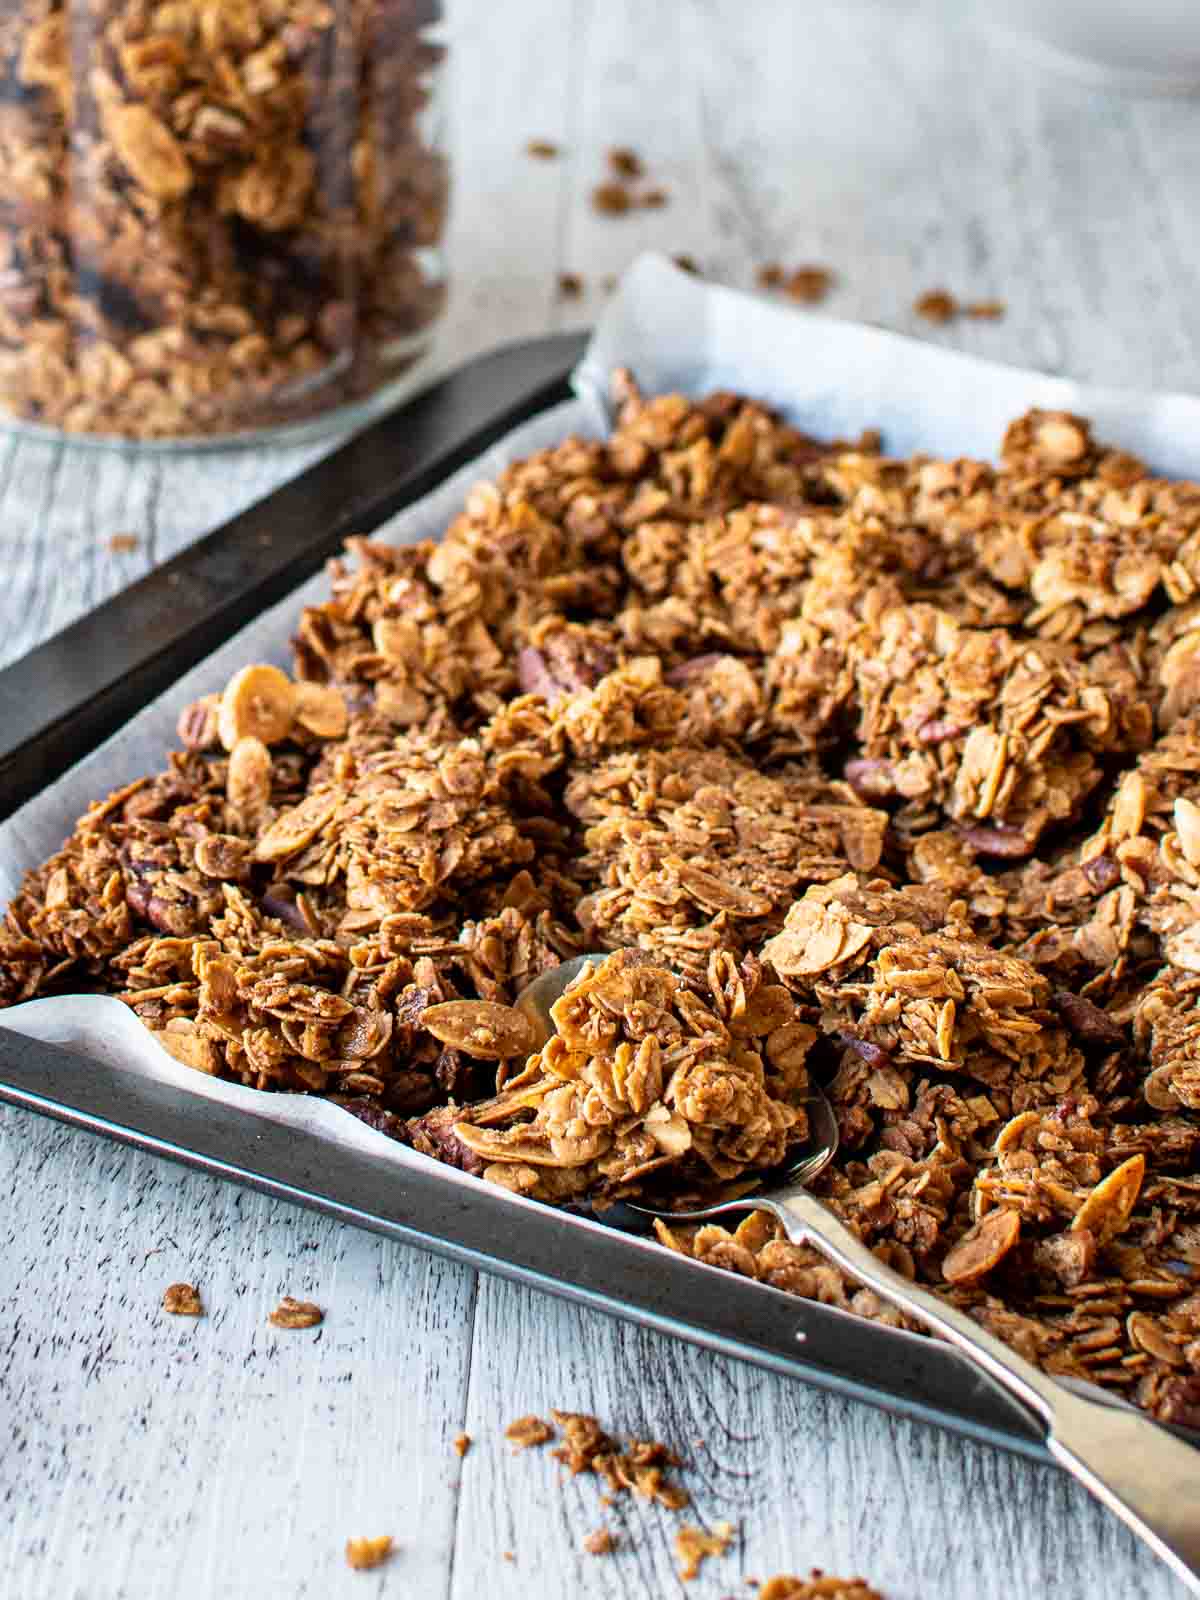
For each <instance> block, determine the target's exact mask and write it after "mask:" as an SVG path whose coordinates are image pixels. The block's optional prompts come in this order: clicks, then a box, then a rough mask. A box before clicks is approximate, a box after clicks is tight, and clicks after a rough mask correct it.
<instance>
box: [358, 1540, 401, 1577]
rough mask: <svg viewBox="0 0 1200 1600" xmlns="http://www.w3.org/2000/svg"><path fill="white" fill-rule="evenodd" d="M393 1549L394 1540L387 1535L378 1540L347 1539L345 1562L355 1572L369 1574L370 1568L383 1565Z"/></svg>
mask: <svg viewBox="0 0 1200 1600" xmlns="http://www.w3.org/2000/svg"><path fill="white" fill-rule="evenodd" d="M394 1547H395V1544H394V1540H393V1539H392V1536H391V1535H390V1534H387V1533H384V1534H381V1535H380V1537H379V1538H378V1539H347V1540H346V1561H347V1562H348V1564H349V1565H350V1566H352V1567H353V1568H354V1570H355V1572H370V1570H371V1569H372V1567H381V1566H382V1565H383V1563H384V1562H385V1561H386V1560H387V1559H388V1557H389V1556H390V1555H391V1554H392V1551H393V1549H394Z"/></svg>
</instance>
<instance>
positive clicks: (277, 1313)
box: [267, 1294, 325, 1328]
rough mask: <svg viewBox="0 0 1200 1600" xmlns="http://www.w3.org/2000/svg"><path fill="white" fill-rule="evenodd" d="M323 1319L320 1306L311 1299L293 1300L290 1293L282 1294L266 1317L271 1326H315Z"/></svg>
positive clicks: (323, 1315) (323, 1314)
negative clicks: (281, 1297)
mask: <svg viewBox="0 0 1200 1600" xmlns="http://www.w3.org/2000/svg"><path fill="white" fill-rule="evenodd" d="M324 1320H325V1313H324V1312H323V1311H322V1310H321V1308H320V1306H318V1305H314V1304H313V1302H312V1301H311V1300H293V1299H292V1297H291V1295H290V1294H285V1295H284V1297H283V1299H282V1300H281V1301H280V1302H279V1304H278V1305H277V1306H276V1307H275V1309H274V1311H272V1312H271V1314H270V1316H269V1317H268V1318H267V1321H268V1322H269V1323H270V1324H271V1326H272V1327H273V1328H315V1327H317V1326H318V1325H319V1324H320V1323H322V1322H324Z"/></svg>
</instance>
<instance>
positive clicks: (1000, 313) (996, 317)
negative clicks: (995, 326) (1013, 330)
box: [962, 300, 1008, 322]
mask: <svg viewBox="0 0 1200 1600" xmlns="http://www.w3.org/2000/svg"><path fill="white" fill-rule="evenodd" d="M962 312H963V316H964V317H975V318H976V319H978V320H979V321H981V322H999V321H1000V319H1001V318H1002V317H1004V316H1005V315H1007V312H1008V306H1007V305H1006V304H1005V302H1004V301H1003V300H968V301H967V303H966V305H965V306H964V307H963V308H962Z"/></svg>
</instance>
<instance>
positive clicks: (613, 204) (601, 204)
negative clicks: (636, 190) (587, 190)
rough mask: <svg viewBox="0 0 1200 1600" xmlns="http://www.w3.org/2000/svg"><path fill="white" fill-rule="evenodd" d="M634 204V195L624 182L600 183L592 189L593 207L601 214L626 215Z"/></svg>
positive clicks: (611, 215) (610, 215) (609, 215)
mask: <svg viewBox="0 0 1200 1600" xmlns="http://www.w3.org/2000/svg"><path fill="white" fill-rule="evenodd" d="M632 205H633V197H632V195H631V194H630V192H629V190H628V189H626V188H625V187H624V185H623V184H620V183H598V184H597V185H596V187H595V188H594V189H593V190H592V209H593V211H598V212H599V213H600V214H601V216H607V217H621V216H624V215H625V213H626V212H627V211H628V210H629V209H630V207H631V206H632Z"/></svg>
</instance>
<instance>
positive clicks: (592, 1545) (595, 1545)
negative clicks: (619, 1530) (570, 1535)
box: [583, 1528, 617, 1556]
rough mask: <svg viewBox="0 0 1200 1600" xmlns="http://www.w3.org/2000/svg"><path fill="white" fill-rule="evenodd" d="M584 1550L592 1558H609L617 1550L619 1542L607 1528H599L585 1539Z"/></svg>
mask: <svg viewBox="0 0 1200 1600" xmlns="http://www.w3.org/2000/svg"><path fill="white" fill-rule="evenodd" d="M583 1548H584V1549H585V1550H586V1551H587V1553H588V1555H590V1556H607V1555H611V1554H612V1552H613V1551H614V1550H615V1549H616V1548H617V1541H616V1540H615V1539H614V1538H613V1536H612V1534H611V1533H610V1532H609V1531H608V1529H607V1528H597V1529H596V1531H595V1533H589V1534H588V1535H587V1536H586V1537H585V1538H584V1541H583Z"/></svg>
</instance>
